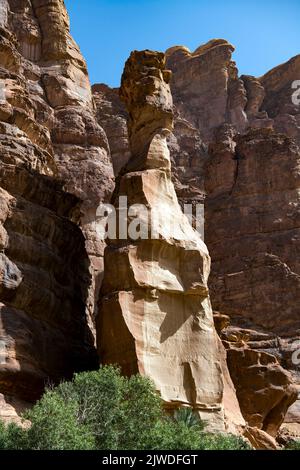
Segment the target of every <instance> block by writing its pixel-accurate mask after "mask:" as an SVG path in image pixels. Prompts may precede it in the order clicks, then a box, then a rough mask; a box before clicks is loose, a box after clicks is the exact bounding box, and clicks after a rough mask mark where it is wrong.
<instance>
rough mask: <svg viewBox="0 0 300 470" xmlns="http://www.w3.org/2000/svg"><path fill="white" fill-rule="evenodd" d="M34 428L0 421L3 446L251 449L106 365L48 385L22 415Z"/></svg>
mask: <svg viewBox="0 0 300 470" xmlns="http://www.w3.org/2000/svg"><path fill="white" fill-rule="evenodd" d="M24 418H25V419H27V420H29V421H30V422H31V426H30V427H29V428H27V429H22V428H20V427H18V426H16V425H10V426H7V427H5V426H4V425H3V424H1V423H0V449H20V450H23V449H33V450H42V449H48V450H71V449H74V450H92V449H104V450H197V449H198V450H205V449H207V450H210V449H220V450H227V449H239V450H243V449H246V448H248V447H247V446H246V444H245V443H244V441H243V440H242V439H239V438H237V437H235V436H230V435H226V434H222V435H213V434H209V433H206V432H205V423H204V422H203V421H201V420H200V419H199V417H198V416H197V415H196V414H194V413H193V411H192V410H190V409H180V410H178V411H176V412H175V413H174V416H173V417H170V416H167V415H166V414H165V412H164V411H163V407H162V401H161V399H160V397H159V395H158V394H157V393H156V391H155V388H154V385H153V384H152V382H151V381H150V380H149V379H147V378H145V377H141V376H139V375H136V376H132V377H131V378H126V377H122V375H121V373H120V370H119V369H118V368H115V367H112V366H106V367H103V368H101V369H100V370H99V371H94V372H84V373H81V374H75V375H74V378H73V380H72V381H71V382H63V383H61V384H60V385H59V386H58V387H56V388H53V389H48V390H46V392H45V393H44V395H43V397H42V398H41V400H40V401H39V402H37V403H36V405H35V406H34V407H33V408H32V409H31V410H29V411H28V412H26V413H25V414H24Z"/></svg>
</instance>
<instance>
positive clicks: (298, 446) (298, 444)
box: [285, 441, 300, 450]
mask: <svg viewBox="0 0 300 470" xmlns="http://www.w3.org/2000/svg"><path fill="white" fill-rule="evenodd" d="M285 450H300V441H291V442H289V443H288V444H287V445H286V447H285Z"/></svg>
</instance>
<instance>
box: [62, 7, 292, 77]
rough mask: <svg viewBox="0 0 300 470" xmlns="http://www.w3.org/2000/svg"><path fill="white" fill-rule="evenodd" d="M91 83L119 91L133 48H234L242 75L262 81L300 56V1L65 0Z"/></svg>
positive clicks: (73, 33)
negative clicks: (219, 44)
mask: <svg viewBox="0 0 300 470" xmlns="http://www.w3.org/2000/svg"><path fill="white" fill-rule="evenodd" d="M65 3H66V6H67V8H68V11H69V14H70V18H71V33H72V35H73V37H74V38H75V40H76V41H77V42H78V44H79V46H80V48H81V51H82V53H83V55H84V57H85V59H86V61H87V64H88V68H89V73H90V78H91V82H92V83H107V84H108V85H110V86H119V83H120V77H121V74H122V70H123V66H124V62H125V60H126V59H127V57H128V56H129V54H130V52H131V51H132V50H134V49H138V50H141V49H153V50H160V51H165V50H166V49H167V48H168V47H171V46H174V45H185V46H187V47H189V48H190V49H191V50H194V49H196V47H198V46H199V45H200V44H203V43H205V42H207V41H208V40H209V39H212V38H224V39H227V40H228V41H230V42H232V44H234V45H235V46H236V52H235V53H234V60H235V61H236V62H237V65H238V68H239V71H240V74H249V75H255V76H260V75H262V74H263V73H265V72H267V71H268V70H270V69H271V68H272V67H274V66H276V65H278V64H280V63H282V62H285V61H286V60H288V59H289V58H290V57H292V56H294V55H296V54H300V28H299V22H300V1H299V0H286V1H284V0H281V1H279V0H260V1H259V0H65Z"/></svg>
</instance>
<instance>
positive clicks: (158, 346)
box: [97, 51, 243, 429]
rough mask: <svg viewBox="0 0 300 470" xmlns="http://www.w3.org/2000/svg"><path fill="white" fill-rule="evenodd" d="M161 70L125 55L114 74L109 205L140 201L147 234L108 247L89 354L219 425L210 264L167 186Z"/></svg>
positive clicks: (168, 110) (151, 61)
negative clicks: (118, 137)
mask: <svg viewBox="0 0 300 470" xmlns="http://www.w3.org/2000/svg"><path fill="white" fill-rule="evenodd" d="M164 67H165V57H164V55H163V54H160V53H156V52H150V51H144V52H133V53H132V54H131V56H130V58H129V60H128V61H127V63H126V66H125V71H124V74H123V78H122V88H121V92H120V93H121V97H122V99H123V100H124V102H125V104H126V106H127V109H128V111H129V115H130V119H129V123H128V127H129V136H130V143H131V152H132V156H131V159H130V160H129V162H128V164H127V167H126V168H125V170H124V171H123V172H122V173H123V174H122V175H121V176H120V177H119V180H118V181H117V185H116V191H115V195H114V201H115V205H116V206H117V205H118V197H119V196H126V197H127V199H128V207H130V206H131V205H132V204H144V205H145V206H146V208H147V213H146V214H145V219H146V218H147V217H148V219H149V227H148V229H149V232H150V228H152V232H151V233H152V234H153V233H154V234H155V237H152V239H151V236H150V237H149V238H147V237H146V235H148V233H145V237H144V238H145V239H139V240H134V239H133V238H134V237H132V238H131V239H130V238H129V239H127V240H121V239H116V240H110V241H109V244H108V247H107V248H106V250H105V270H104V281H103V285H102V302H101V305H100V311H99V315H98V319H97V330H98V331H97V332H98V350H99V353H100V359H101V362H103V363H118V364H120V365H121V367H122V370H123V372H125V373H126V374H132V373H137V372H139V373H141V374H144V375H146V376H149V377H150V378H151V379H152V380H153V381H154V383H155V386H156V388H157V390H158V391H159V392H160V394H161V396H162V398H163V400H164V402H165V404H166V407H169V408H175V407H178V406H183V405H185V406H191V407H192V408H194V409H195V410H198V411H199V413H200V415H201V416H202V417H203V418H205V419H208V420H209V421H210V423H211V426H212V427H214V428H218V429H224V428H225V418H224V410H223V389H224V377H223V373H222V365H221V361H220V355H219V342H218V338H217V335H216V332H215V329H214V324H213V316H212V309H211V305H210V299H209V293H208V288H207V279H208V275H209V270H210V258H209V255H208V251H207V248H206V246H205V244H204V243H203V241H202V240H201V238H200V235H199V234H198V233H197V232H196V231H194V230H193V228H192V227H191V225H190V224H189V222H188V219H187V218H186V216H185V215H184V214H183V213H182V211H181V209H180V206H179V204H178V200H177V196H176V193H175V190H174V186H173V183H172V181H171V175H170V154H169V150H168V147H167V144H166V138H167V136H168V135H169V133H170V132H171V130H172V127H173V115H172V98H171V95H170V90H169V85H168V80H169V72H167V71H166V70H165V69H164ZM169 222H172V223H169ZM132 223H134V219H133V218H132V217H130V214H129V217H128V226H130V225H131V224H132ZM225 367H226V366H225ZM232 394H233V395H234V389H233V387H232ZM237 407H238V405H237ZM237 413H239V410H238V412H237ZM240 418H241V417H240ZM240 421H241V422H243V420H242V418H241V419H240Z"/></svg>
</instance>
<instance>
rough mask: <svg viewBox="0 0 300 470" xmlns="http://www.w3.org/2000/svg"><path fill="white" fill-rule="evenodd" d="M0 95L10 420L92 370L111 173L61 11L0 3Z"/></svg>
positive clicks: (4, 391) (1, 327) (53, 4)
mask: <svg viewBox="0 0 300 470" xmlns="http://www.w3.org/2000/svg"><path fill="white" fill-rule="evenodd" d="M0 93H1V94H0V121H1V122H0V148H1V154H0V165H1V176H0V186H1V190H0V191H1V205H0V206H1V209H0V212H1V216H0V217H1V218H0V222H1V225H0V227H1V228H0V232H1V262H0V265H1V268H0V272H1V275H0V297H1V320H0V345H1V353H0V355H1V364H0V394H1V395H0V399H1V412H0V413H1V415H3V416H4V417H9V416H12V417H16V410H17V411H18V410H20V409H23V408H24V406H25V404H26V403H25V404H24V402H27V401H34V400H35V399H36V398H38V397H39V395H40V393H41V391H42V390H43V388H44V386H45V384H46V383H47V382H49V380H51V381H58V380H60V379H61V378H64V377H70V376H71V375H72V373H73V372H74V371H75V370H83V369H84V370H86V369H89V368H93V367H97V362H98V360H97V356H96V350H95V347H94V344H95V337H94V335H93V328H94V326H93V316H94V304H95V299H96V298H97V292H96V291H97V289H98V285H97V284H99V285H100V283H101V276H102V274H103V266H102V256H103V249H104V246H103V242H101V243H100V242H99V241H98V239H97V221H96V210H97V207H98V205H99V202H100V201H101V200H103V199H106V198H109V197H110V193H111V191H112V188H113V180H112V177H113V170H112V165H111V163H110V155H109V149H108V143H107V138H106V135H105V133H104V131H103V130H102V128H101V127H100V126H99V124H98V123H97V121H96V119H95V108H94V103H93V99H92V93H91V87H90V84H89V79H88V74H87V70H86V65H85V62H84V59H83V58H82V56H81V54H80V51H79V49H78V47H77V45H76V44H75V42H74V41H73V39H72V38H71V36H70V33H69V19H68V15H67V12H66V9H65V6H64V2H63V1H62V0H51V1H50V0H32V1H29V0H10V1H7V0H1V8H0ZM79 226H80V227H81V229H80V228H79Z"/></svg>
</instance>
